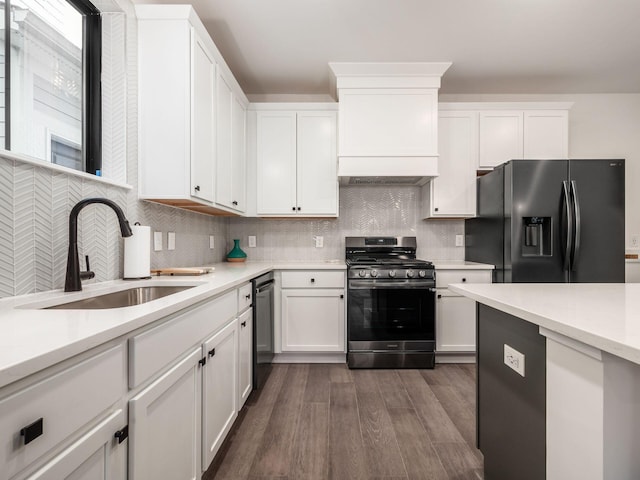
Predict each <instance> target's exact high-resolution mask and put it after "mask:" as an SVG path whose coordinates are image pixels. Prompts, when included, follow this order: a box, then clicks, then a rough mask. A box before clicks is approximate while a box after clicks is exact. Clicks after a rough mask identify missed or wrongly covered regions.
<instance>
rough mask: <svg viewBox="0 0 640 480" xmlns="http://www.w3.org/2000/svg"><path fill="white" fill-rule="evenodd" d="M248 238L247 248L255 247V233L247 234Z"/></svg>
mask: <svg viewBox="0 0 640 480" xmlns="http://www.w3.org/2000/svg"><path fill="white" fill-rule="evenodd" d="M248 239H249V248H255V247H256V243H257V242H256V236H255V235H249V237H248Z"/></svg>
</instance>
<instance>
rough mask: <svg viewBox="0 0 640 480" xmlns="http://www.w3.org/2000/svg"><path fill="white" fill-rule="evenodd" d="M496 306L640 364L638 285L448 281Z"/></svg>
mask: <svg viewBox="0 0 640 480" xmlns="http://www.w3.org/2000/svg"><path fill="white" fill-rule="evenodd" d="M449 289H451V290H452V291H454V292H456V293H460V294H462V295H464V296H466V297H469V298H471V299H473V300H476V301H477V302H480V303H483V304H485V305H488V306H490V307H493V308H495V309H497V310H501V311H503V312H506V313H508V314H511V315H514V316H516V317H519V318H522V319H523V320H526V321H528V322H531V323H533V324H536V325H539V326H541V327H544V328H546V329H548V330H551V331H553V332H557V333H560V334H562V335H565V336H567V337H569V338H572V339H574V340H577V341H579V342H582V343H584V344H587V345H590V346H592V347H595V348H598V349H600V350H602V351H605V352H608V353H611V354H613V355H616V356H618V357H621V358H624V359H626V360H629V361H631V362H634V363H637V364H640V284H630V283H627V284H624V283H602V284H598V283H561V284H553V283H551V284H550V283H546V284H542V283H536V284H526V283H500V284H495V283H493V284H459V283H458V284H450V285H449Z"/></svg>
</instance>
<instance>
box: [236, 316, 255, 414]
mask: <svg viewBox="0 0 640 480" xmlns="http://www.w3.org/2000/svg"><path fill="white" fill-rule="evenodd" d="M238 323H239V328H240V333H239V334H238V336H239V337H240V341H239V344H240V348H239V349H238V350H239V362H238V369H239V375H238V379H239V389H238V391H239V394H238V399H239V401H238V410H240V409H241V408H242V406H243V405H244V402H245V401H246V400H247V398H248V397H249V394H250V393H251V388H252V386H253V385H252V383H253V382H252V378H253V377H252V375H251V373H252V370H253V310H252V309H251V308H250V309H249V310H247V311H246V312H244V313H243V314H242V315H240V317H239V318H238Z"/></svg>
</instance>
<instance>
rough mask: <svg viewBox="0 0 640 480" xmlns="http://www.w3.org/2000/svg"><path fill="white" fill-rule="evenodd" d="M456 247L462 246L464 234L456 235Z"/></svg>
mask: <svg viewBox="0 0 640 480" xmlns="http://www.w3.org/2000/svg"><path fill="white" fill-rule="evenodd" d="M456 247H464V235H456Z"/></svg>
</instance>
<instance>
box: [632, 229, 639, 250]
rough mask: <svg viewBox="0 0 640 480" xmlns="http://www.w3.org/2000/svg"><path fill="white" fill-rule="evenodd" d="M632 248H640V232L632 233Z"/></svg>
mask: <svg viewBox="0 0 640 480" xmlns="http://www.w3.org/2000/svg"><path fill="white" fill-rule="evenodd" d="M631 248H640V234H638V233H634V234H632V235H631Z"/></svg>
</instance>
